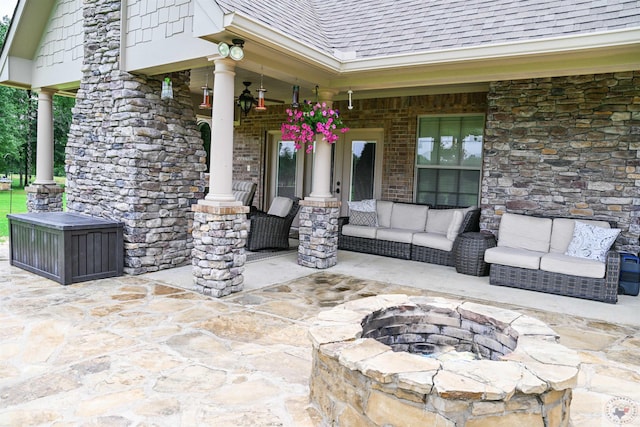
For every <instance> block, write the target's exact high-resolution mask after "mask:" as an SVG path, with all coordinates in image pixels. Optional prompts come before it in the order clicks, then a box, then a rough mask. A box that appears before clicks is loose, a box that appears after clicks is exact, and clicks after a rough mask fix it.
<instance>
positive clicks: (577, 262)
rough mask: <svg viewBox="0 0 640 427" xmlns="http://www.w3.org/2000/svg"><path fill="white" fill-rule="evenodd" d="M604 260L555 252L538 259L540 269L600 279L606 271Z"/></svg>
mask: <svg viewBox="0 0 640 427" xmlns="http://www.w3.org/2000/svg"><path fill="white" fill-rule="evenodd" d="M606 269H607V268H606V265H605V263H604V262H600V261H596V260H592V259H586V258H578V257H574V256H570V255H564V254H559V253H556V252H552V253H548V254H546V255H543V256H542V258H541V259H540V270H544V271H550V272H552V273H562V274H568V275H570V276H582V277H593V278H595V279H602V278H603V277H604V275H605V272H606Z"/></svg>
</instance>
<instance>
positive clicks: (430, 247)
mask: <svg viewBox="0 0 640 427" xmlns="http://www.w3.org/2000/svg"><path fill="white" fill-rule="evenodd" d="M479 219H480V209H478V208H475V207H469V208H458V209H454V208H448V209H446V208H443V209H438V208H429V206H427V205H418V204H410V203H396V202H390V201H385V200H366V201H363V202H350V204H349V217H343V218H341V219H340V222H339V234H338V248H339V249H345V250H350V251H356V252H364V253H370V254H376V255H384V256H391V257H394V258H401V259H412V260H414V261H422V262H428V263H433V264H440V265H448V266H453V265H454V251H455V248H456V241H457V238H458V236H460V235H461V234H462V233H465V232H471V231H478V230H479V228H478V221H479Z"/></svg>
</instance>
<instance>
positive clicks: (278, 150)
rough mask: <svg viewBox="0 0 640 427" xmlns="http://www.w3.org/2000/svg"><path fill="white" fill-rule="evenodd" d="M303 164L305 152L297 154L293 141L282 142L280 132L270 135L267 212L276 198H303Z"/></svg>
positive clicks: (265, 206)
mask: <svg viewBox="0 0 640 427" xmlns="http://www.w3.org/2000/svg"><path fill="white" fill-rule="evenodd" d="M303 162H304V152H303V151H300V152H297V151H296V149H295V146H294V144H293V141H282V140H281V139H280V133H279V132H278V133H277V134H276V133H274V134H272V135H270V138H269V143H268V164H269V166H268V171H269V172H268V181H269V185H268V186H267V187H266V190H267V191H266V193H267V194H266V197H265V199H266V200H265V203H264V209H265V210H266V209H269V206H270V205H271V201H272V200H273V198H274V197H276V196H284V197H302V191H303V186H302V184H303V174H304V170H303V169H304V168H303Z"/></svg>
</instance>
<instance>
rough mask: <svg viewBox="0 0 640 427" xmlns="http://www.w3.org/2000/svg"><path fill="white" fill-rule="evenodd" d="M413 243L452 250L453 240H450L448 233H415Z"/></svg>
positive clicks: (442, 249)
mask: <svg viewBox="0 0 640 427" xmlns="http://www.w3.org/2000/svg"><path fill="white" fill-rule="evenodd" d="M411 243H412V244H413V245H415V246H423V247H426V248H433V249H440V250H441V251H447V252H451V249H453V240H449V238H447V235H446V234H441V233H414V235H413V240H412V241H411Z"/></svg>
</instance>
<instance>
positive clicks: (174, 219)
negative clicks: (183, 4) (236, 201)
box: [66, 0, 206, 274]
mask: <svg viewBox="0 0 640 427" xmlns="http://www.w3.org/2000/svg"><path fill="white" fill-rule="evenodd" d="M120 4H121V2H120V0H85V1H84V7H85V9H87V12H90V13H91V15H92V16H93V17H94V19H91V20H87V21H85V24H84V25H85V28H84V33H85V36H84V37H85V40H84V45H85V53H84V65H83V76H82V81H81V86H80V90H79V91H78V93H77V97H76V105H75V107H74V109H73V121H72V124H71V129H70V132H69V140H68V142H67V149H66V172H67V187H66V192H67V210H68V211H70V212H79V213H84V214H89V215H93V216H97V217H105V218H109V219H114V220H118V221H121V222H123V223H124V242H125V243H124V249H125V253H124V256H125V260H124V265H125V268H124V271H125V273H129V274H139V273H145V272H149V271H156V270H159V269H164V268H171V267H177V266H180V265H187V264H189V263H190V260H191V250H192V247H193V238H192V235H191V230H190V225H191V224H190V222H191V220H192V218H193V212H192V211H191V205H192V204H193V203H195V202H196V200H197V199H199V198H202V197H203V195H204V181H203V180H202V178H203V177H202V172H203V171H204V170H205V168H206V165H205V161H206V160H205V152H204V150H203V147H202V139H201V138H200V132H199V130H198V128H197V125H196V119H195V113H194V110H193V106H192V104H191V98H190V94H189V88H188V82H189V72H188V71H186V72H180V73H173V74H171V79H172V81H173V92H174V98H173V99H172V100H161V99H160V91H161V78H162V77H164V76H161V77H152V76H144V75H134V74H130V73H126V72H123V71H120V70H119V69H118V55H119V47H118V40H119V25H120V13H119V12H120Z"/></svg>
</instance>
